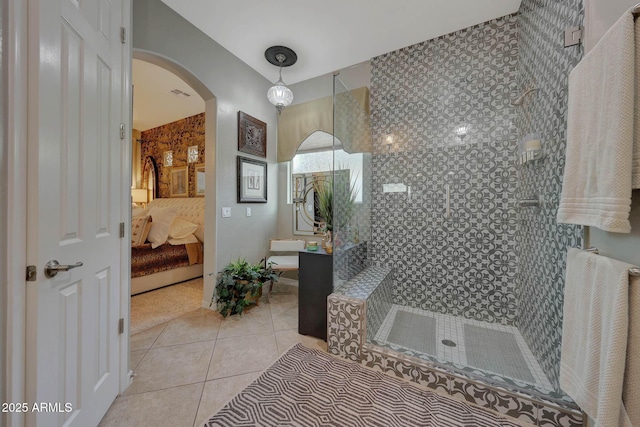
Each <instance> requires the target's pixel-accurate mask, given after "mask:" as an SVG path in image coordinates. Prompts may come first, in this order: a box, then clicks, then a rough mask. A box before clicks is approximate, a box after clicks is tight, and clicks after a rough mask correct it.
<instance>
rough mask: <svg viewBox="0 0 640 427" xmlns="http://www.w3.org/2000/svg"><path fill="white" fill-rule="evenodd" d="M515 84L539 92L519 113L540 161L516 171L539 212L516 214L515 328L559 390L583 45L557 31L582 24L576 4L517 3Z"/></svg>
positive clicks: (573, 241)
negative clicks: (568, 188) (572, 75)
mask: <svg viewBox="0 0 640 427" xmlns="http://www.w3.org/2000/svg"><path fill="white" fill-rule="evenodd" d="M519 20H520V39H519V45H520V56H519V60H518V86H519V87H520V88H521V89H523V88H527V87H530V86H531V85H535V87H536V88H538V89H539V90H538V92H537V93H535V94H534V95H533V96H531V97H529V98H528V99H527V100H526V102H525V104H524V105H523V106H522V107H520V108H518V117H517V121H516V123H517V127H518V130H519V134H520V135H526V134H528V133H530V132H539V133H540V134H541V136H542V144H543V149H544V151H545V157H544V158H543V159H541V160H538V161H535V162H533V163H528V164H526V165H524V166H522V167H521V168H520V171H519V181H520V189H519V196H520V197H522V198H528V197H531V196H532V195H536V194H540V195H541V196H542V197H543V198H544V206H543V207H542V209H540V210H538V209H523V210H521V211H520V212H519V217H518V229H519V232H518V235H517V236H518V247H519V249H520V252H519V258H520V264H519V273H518V274H519V275H518V283H519V289H518V301H519V307H520V309H519V310H518V326H519V329H520V332H521V333H522V335H523V336H524V338H525V340H526V341H527V344H528V345H529V347H530V348H531V350H532V351H533V354H534V355H535V356H536V358H537V359H538V362H539V363H540V365H541V366H542V368H543V370H544V371H545V372H546V374H547V376H548V377H549V379H550V380H551V382H552V383H553V384H554V385H555V387H556V388H558V374H559V366H560V343H561V340H562V338H561V337H562V304H563V295H564V276H565V261H566V254H567V248H568V247H571V246H573V247H580V246H581V244H582V237H581V228H580V227H579V226H574V225H566V224H556V212H557V210H558V203H559V198H560V193H561V189H562V175H563V173H564V154H565V146H566V128H567V123H566V113H567V88H568V77H569V72H570V71H571V70H572V69H573V67H574V66H575V65H576V64H577V63H578V62H579V60H580V59H581V58H582V54H583V52H582V47H581V46H573V47H569V48H566V49H565V48H564V38H563V34H564V30H565V28H568V27H573V26H576V25H582V20H583V9H582V1H581V0H565V1H562V2H559V1H553V0H524V1H523V2H522V5H521V7H520V15H519Z"/></svg>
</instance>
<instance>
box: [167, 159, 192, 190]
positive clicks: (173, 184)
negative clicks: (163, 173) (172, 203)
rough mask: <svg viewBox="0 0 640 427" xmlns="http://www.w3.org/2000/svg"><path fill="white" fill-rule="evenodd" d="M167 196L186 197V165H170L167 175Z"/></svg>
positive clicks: (187, 186) (187, 183) (187, 187)
mask: <svg viewBox="0 0 640 427" xmlns="http://www.w3.org/2000/svg"><path fill="white" fill-rule="evenodd" d="M169 178H170V179H169V197H188V196H189V178H188V166H176V167H172V168H171V171H170V175H169Z"/></svg>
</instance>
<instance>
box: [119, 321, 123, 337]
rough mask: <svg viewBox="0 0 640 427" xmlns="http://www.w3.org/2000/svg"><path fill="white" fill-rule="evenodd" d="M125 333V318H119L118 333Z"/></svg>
mask: <svg viewBox="0 0 640 427" xmlns="http://www.w3.org/2000/svg"><path fill="white" fill-rule="evenodd" d="M121 334H124V319H123V318H120V320H118V335H121Z"/></svg>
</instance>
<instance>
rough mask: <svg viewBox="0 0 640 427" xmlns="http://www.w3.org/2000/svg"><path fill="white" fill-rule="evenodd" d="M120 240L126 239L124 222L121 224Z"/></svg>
mask: <svg viewBox="0 0 640 427" xmlns="http://www.w3.org/2000/svg"><path fill="white" fill-rule="evenodd" d="M120 238H121V239H124V222H121V223H120Z"/></svg>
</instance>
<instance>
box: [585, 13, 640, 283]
mask: <svg viewBox="0 0 640 427" xmlns="http://www.w3.org/2000/svg"><path fill="white" fill-rule="evenodd" d="M639 6H640V5H639ZM585 250H586V251H587V252H591V253H592V254H596V255H599V254H600V251H598V248H589V249H585ZM629 276H633V277H640V268H638V267H631V268H630V269H629Z"/></svg>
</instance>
